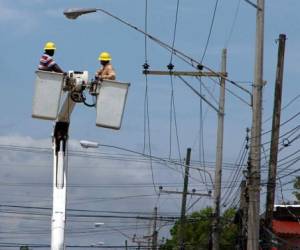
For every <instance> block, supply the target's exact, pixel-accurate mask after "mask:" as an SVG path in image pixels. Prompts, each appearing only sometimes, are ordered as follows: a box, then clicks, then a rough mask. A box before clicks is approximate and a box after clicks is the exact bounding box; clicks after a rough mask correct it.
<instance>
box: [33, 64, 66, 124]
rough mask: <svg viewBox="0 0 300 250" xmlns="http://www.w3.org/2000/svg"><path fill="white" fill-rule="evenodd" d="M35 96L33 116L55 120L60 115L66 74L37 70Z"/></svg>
mask: <svg viewBox="0 0 300 250" xmlns="http://www.w3.org/2000/svg"><path fill="white" fill-rule="evenodd" d="M35 73H36V80H35V92H34V96H33V107H32V117H34V118H38V119H45V120H55V119H56V118H57V115H58V109H59V106H60V99H61V95H62V88H63V83H64V75H63V74H62V73H55V72H48V71H41V70H37V71H36V72H35Z"/></svg>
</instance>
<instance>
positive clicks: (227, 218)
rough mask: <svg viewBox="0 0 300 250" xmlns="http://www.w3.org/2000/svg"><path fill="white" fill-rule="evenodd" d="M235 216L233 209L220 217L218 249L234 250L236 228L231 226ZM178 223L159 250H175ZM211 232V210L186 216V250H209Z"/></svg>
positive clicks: (207, 209) (178, 228)
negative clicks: (169, 237)
mask: <svg viewBox="0 0 300 250" xmlns="http://www.w3.org/2000/svg"><path fill="white" fill-rule="evenodd" d="M234 216H235V210H234V209H228V210H226V211H225V212H224V214H223V215H222V217H221V234H220V249H222V250H232V249H234V246H235V243H236V238H237V234H238V232H237V226H236V225H235V224H233V222H232V221H233V218H234ZM179 230H180V225H179V221H177V222H176V223H175V225H174V226H173V228H171V230H170V234H171V239H168V240H167V241H166V243H165V244H164V245H162V246H161V247H160V250H175V249H179V248H178V242H179ZM211 231H212V208H210V207H207V208H205V209H203V210H201V211H199V212H194V213H192V214H191V215H188V216H187V224H186V230H185V232H184V237H185V249H186V250H195V249H197V250H202V249H203V250H204V249H205V250H207V249H210V244H211V243H210V239H211Z"/></svg>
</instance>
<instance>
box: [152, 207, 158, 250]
mask: <svg viewBox="0 0 300 250" xmlns="http://www.w3.org/2000/svg"><path fill="white" fill-rule="evenodd" d="M156 223H157V207H154V220H153V232H152V250H156V249H157V238H158V232H157V230H156Z"/></svg>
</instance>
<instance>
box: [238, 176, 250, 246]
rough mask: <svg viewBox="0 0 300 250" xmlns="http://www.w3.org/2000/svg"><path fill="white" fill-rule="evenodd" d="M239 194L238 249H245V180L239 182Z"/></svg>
mask: <svg viewBox="0 0 300 250" xmlns="http://www.w3.org/2000/svg"><path fill="white" fill-rule="evenodd" d="M240 192H241V194H240V208H239V225H238V231H239V240H238V247H237V249H238V250H243V249H246V231H247V230H246V227H247V212H248V202H247V198H246V197H247V190H246V181H245V180H243V181H242V182H241V191H240Z"/></svg>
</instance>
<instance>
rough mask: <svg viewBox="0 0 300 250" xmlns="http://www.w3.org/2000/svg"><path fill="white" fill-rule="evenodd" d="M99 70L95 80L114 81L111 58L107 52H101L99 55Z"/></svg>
mask: <svg viewBox="0 0 300 250" xmlns="http://www.w3.org/2000/svg"><path fill="white" fill-rule="evenodd" d="M98 60H99V61H100V64H101V68H100V69H98V70H97V72H96V79H99V80H115V79H116V72H115V70H114V69H113V66H112V64H111V56H110V54H109V53H108V52H102V53H100V55H99V58H98Z"/></svg>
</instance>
